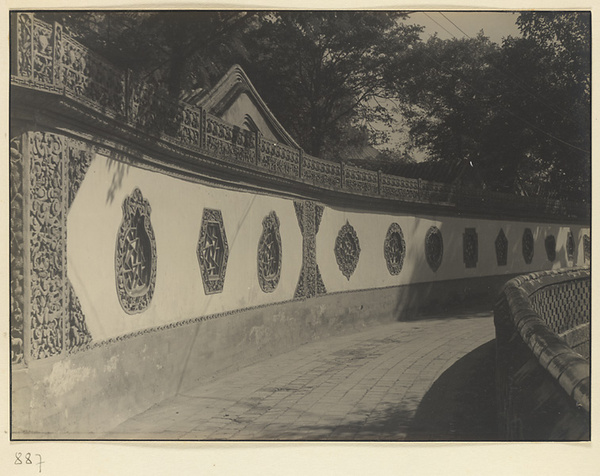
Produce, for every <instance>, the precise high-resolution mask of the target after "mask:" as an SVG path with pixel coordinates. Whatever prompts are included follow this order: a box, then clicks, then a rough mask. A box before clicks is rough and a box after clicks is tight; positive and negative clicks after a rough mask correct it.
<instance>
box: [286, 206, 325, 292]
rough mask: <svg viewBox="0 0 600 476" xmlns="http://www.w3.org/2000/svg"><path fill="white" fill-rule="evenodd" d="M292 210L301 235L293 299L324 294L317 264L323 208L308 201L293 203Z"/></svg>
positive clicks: (323, 285)
mask: <svg viewBox="0 0 600 476" xmlns="http://www.w3.org/2000/svg"><path fill="white" fill-rule="evenodd" d="M294 209H295V211H296V218H297V219H298V226H299V227H300V232H301V233H302V269H301V270H300V278H299V279H298V285H297V286H296V291H295V292H294V298H295V299H298V298H310V297H313V296H317V295H320V294H325V293H326V292H327V290H326V289H325V284H324V283H323V278H322V277H321V273H320V271H319V265H318V264H317V233H318V232H319V224H320V223H321V218H322V217H323V210H324V208H323V207H322V206H321V205H317V204H316V203H315V202H311V201H310V200H306V201H295V202H294Z"/></svg>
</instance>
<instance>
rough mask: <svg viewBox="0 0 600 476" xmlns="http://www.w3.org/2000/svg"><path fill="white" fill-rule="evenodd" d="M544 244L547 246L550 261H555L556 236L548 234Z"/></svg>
mask: <svg viewBox="0 0 600 476" xmlns="http://www.w3.org/2000/svg"><path fill="white" fill-rule="evenodd" d="M544 245H545V246H546V256H548V261H551V262H553V261H554V260H555V259H556V238H555V237H554V235H548V236H547V237H546V239H545V240H544Z"/></svg>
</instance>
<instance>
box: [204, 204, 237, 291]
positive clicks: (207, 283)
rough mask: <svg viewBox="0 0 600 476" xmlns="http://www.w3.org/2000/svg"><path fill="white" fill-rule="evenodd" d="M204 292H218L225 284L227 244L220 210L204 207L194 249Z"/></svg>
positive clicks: (227, 256) (227, 255)
mask: <svg viewBox="0 0 600 476" xmlns="http://www.w3.org/2000/svg"><path fill="white" fill-rule="evenodd" d="M196 254H197V256H198V263H199V265H200V274H201V275H202V283H203V284H204V293H205V294H214V293H220V292H221V291H223V285H224V284H225V271H226V269H227V260H228V258H229V245H228V244H227V236H226V234H225V227H224V226H223V216H222V215H221V210H213V209H210V208H205V209H204V213H203V215H202V225H201V226H200V238H199V239H198V247H197V249H196Z"/></svg>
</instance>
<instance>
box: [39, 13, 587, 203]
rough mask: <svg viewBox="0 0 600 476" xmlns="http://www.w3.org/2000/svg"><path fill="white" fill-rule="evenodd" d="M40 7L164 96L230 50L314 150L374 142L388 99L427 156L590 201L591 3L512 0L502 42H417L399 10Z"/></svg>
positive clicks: (223, 64)
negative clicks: (543, 4)
mask: <svg viewBox="0 0 600 476" xmlns="http://www.w3.org/2000/svg"><path fill="white" fill-rule="evenodd" d="M41 15H42V16H44V17H45V18H46V19H47V20H50V21H52V20H58V21H61V22H62V23H63V24H64V25H65V28H66V29H67V30H68V31H69V32H70V34H72V35H73V36H75V37H76V38H79V39H80V40H81V41H82V42H83V43H84V44H86V45H88V46H89V47H91V48H92V49H95V50H97V51H99V52H100V53H102V54H103V55H104V56H106V57H108V58H109V59H110V60H111V61H113V62H115V63H116V64H118V65H120V66H121V67H127V68H130V69H132V70H133V71H134V72H137V73H138V74H139V75H141V76H142V77H145V78H153V79H154V80H155V82H156V83H158V84H162V85H164V90H165V91H166V92H168V93H169V94H170V95H172V96H174V97H181V95H182V94H186V93H188V92H191V91H195V90H200V89H206V88H210V87H211V86H212V85H213V84H214V83H215V81H216V80H217V79H218V78H220V77H221V76H222V75H223V74H224V73H225V72H226V71H227V70H228V69H229V67H230V66H231V65H232V64H234V63H240V64H241V65H242V66H243V67H244V69H245V70H246V71H247V72H248V74H249V76H250V77H251V78H252V81H253V83H254V84H255V86H256V87H257V89H258V91H259V93H260V94H261V96H262V97H263V98H264V99H265V101H266V102H267V104H268V105H269V107H270V108H271V110H272V111H273V113H274V114H275V116H276V117H277V118H278V119H279V120H280V121H281V123H282V124H283V126H284V127H285V128H286V129H287V130H288V131H289V132H290V133H291V134H292V135H293V136H294V138H295V139H296V140H297V141H298V143H299V144H300V145H301V146H302V147H303V148H304V149H305V150H306V151H307V152H308V153H311V154H313V155H316V156H320V157H324V158H329V159H334V160H344V158H345V155H346V151H348V150H350V149H353V150H357V149H360V148H361V147H364V146H365V145H367V144H374V143H377V142H378V143H380V144H381V143H385V141H386V139H387V138H386V136H385V133H383V132H382V130H381V129H376V128H374V127H373V126H372V125H373V124H375V123H378V124H384V125H387V126H390V125H392V124H394V123H395V122H394V121H395V115H396V113H397V112H399V113H400V114H401V115H402V116H403V120H402V121H401V122H398V123H396V124H397V127H405V128H406V129H407V132H408V135H409V139H410V140H409V143H411V144H413V146H414V148H415V149H420V150H424V151H426V153H427V155H428V158H429V160H434V161H435V160H437V161H445V162H451V163H457V162H460V161H465V162H468V163H469V164H470V166H472V167H474V168H477V169H478V170H477V175H479V176H481V177H483V179H484V181H485V183H486V184H487V186H488V187H490V188H492V189H495V190H505V191H513V192H517V193H529V194H540V193H541V194H546V193H554V194H557V195H558V196H560V197H568V198H572V199H583V200H589V194H590V141H591V137H590V129H591V127H590V124H591V109H590V103H591V82H590V75H591V60H590V48H591V31H590V28H591V26H590V14H589V13H586V12H523V13H520V14H519V17H518V20H517V25H518V26H519V28H520V30H521V32H522V35H523V36H522V37H519V38H511V37H509V38H507V39H505V40H504V42H503V44H502V45H498V44H496V43H493V42H491V41H490V40H489V39H488V38H486V37H485V36H484V34H483V33H481V34H479V35H477V36H476V37H473V38H470V37H464V38H460V39H456V38H455V39H450V40H442V39H440V38H438V37H436V36H434V37H432V38H430V39H429V40H427V41H422V40H421V39H420V38H419V34H420V32H421V30H422V29H421V27H418V26H414V25H407V24H405V23H404V22H403V20H405V19H406V18H407V14H406V13H402V12H350V11H343V12H324V11H320V12H298V11H277V12H258V11H253V12H243V11H231V10H227V11H174V12H134V11H131V12H125V11H124V12H106V11H105V12H53V13H48V12H47V13H42V14H41ZM391 100H394V103H395V104H397V106H396V107H397V110H393V109H392V108H390V106H389V105H390V104H391ZM411 152H412V150H410V148H409V150H407V151H394V149H393V148H388V150H387V153H386V154H383V155H384V156H385V157H386V158H387V159H388V160H395V158H396V159H398V160H404V161H405V160H407V158H410V156H411Z"/></svg>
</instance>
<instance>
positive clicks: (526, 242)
mask: <svg viewBox="0 0 600 476" xmlns="http://www.w3.org/2000/svg"><path fill="white" fill-rule="evenodd" d="M533 246H534V243H533V233H532V232H531V229H530V228H525V230H524V231H523V241H522V248H523V259H524V260H525V263H527V264H531V261H533V251H534V250H533Z"/></svg>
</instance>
